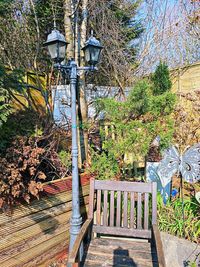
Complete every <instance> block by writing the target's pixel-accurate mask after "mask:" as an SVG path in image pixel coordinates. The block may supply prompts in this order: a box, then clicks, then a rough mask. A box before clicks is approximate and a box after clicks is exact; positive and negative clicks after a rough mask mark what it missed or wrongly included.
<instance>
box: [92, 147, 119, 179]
mask: <svg viewBox="0 0 200 267" xmlns="http://www.w3.org/2000/svg"><path fill="white" fill-rule="evenodd" d="M90 172H91V173H95V175H96V178H97V179H99V180H112V179H114V178H116V176H117V174H118V173H119V166H118V163H117V160H116V159H115V157H114V156H113V155H111V154H108V155H106V153H105V152H103V153H101V154H98V153H96V152H94V151H93V150H92V166H91V168H90Z"/></svg>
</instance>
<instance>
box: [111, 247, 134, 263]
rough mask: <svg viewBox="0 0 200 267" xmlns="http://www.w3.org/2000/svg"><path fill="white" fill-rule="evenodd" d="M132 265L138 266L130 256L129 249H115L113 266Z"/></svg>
mask: <svg viewBox="0 0 200 267" xmlns="http://www.w3.org/2000/svg"><path fill="white" fill-rule="evenodd" d="M120 265H124V266H132V267H137V264H136V263H135V262H134V260H133V259H132V258H130V257H129V251H128V250H127V249H123V248H121V247H118V248H117V249H115V250H114V251H113V266H120Z"/></svg>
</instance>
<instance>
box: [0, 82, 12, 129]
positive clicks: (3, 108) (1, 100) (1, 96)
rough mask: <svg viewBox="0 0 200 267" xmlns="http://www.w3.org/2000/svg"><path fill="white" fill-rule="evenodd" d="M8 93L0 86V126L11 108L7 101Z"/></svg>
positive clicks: (10, 111)
mask: <svg viewBox="0 0 200 267" xmlns="http://www.w3.org/2000/svg"><path fill="white" fill-rule="evenodd" d="M7 100H8V94H7V91H6V90H5V89H4V88H2V87H0V127H1V126H2V124H3V123H4V122H6V121H7V118H8V116H9V115H10V114H11V113H12V108H11V106H10V104H9V103H7Z"/></svg>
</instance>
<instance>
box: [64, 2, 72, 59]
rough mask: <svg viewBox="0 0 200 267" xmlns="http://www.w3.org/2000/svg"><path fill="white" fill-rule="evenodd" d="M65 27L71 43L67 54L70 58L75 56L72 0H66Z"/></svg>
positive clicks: (66, 36) (67, 38) (67, 37)
mask: <svg viewBox="0 0 200 267" xmlns="http://www.w3.org/2000/svg"><path fill="white" fill-rule="evenodd" d="M63 6H64V28H65V38H66V40H67V42H68V43H69V44H68V46H67V56H68V58H69V59H71V58H73V30H72V21H71V14H72V3H71V0H64V5H63Z"/></svg>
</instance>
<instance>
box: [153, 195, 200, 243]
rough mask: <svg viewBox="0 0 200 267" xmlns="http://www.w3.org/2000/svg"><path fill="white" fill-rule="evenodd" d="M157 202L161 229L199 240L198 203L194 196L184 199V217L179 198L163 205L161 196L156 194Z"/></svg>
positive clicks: (199, 210)
mask: <svg viewBox="0 0 200 267" xmlns="http://www.w3.org/2000/svg"><path fill="white" fill-rule="evenodd" d="M157 203H158V223H159V228H160V230H161V231H164V232H168V233H169V234H172V235H175V236H178V237H183V238H186V239H188V240H190V241H194V242H197V243H199V242H200V204H199V203H198V202H197V201H196V199H195V198H194V197H192V198H188V199H185V200H184V218H183V206H182V201H181V199H180V198H176V199H174V200H172V201H168V202H167V204H166V205H164V204H163V200H162V197H161V196H160V195H158V197H157Z"/></svg>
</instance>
